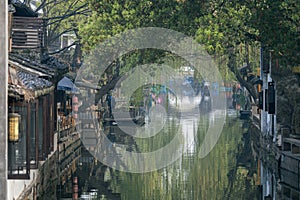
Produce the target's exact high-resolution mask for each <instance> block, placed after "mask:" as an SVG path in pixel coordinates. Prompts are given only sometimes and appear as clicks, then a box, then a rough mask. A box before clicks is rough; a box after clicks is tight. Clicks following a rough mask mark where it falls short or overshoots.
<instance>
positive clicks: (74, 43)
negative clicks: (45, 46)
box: [48, 41, 78, 55]
mask: <svg viewBox="0 0 300 200" xmlns="http://www.w3.org/2000/svg"><path fill="white" fill-rule="evenodd" d="M77 43H78V41H75V42H73V43H72V44H70V45H69V46H66V47H64V48H62V49H60V50H58V51H54V52H49V53H48V54H49V55H54V54H58V53H60V52H63V51H65V50H67V49H68V48H70V47H72V46H74V45H76V44H77Z"/></svg>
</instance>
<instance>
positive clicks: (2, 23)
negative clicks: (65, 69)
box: [0, 0, 8, 200]
mask: <svg viewBox="0 0 300 200" xmlns="http://www.w3.org/2000/svg"><path fill="white" fill-rule="evenodd" d="M0 30H1V31H2V33H1V34H0V47H1V48H0V69H1V70H0V91H1V95H0V197H1V199H3V200H6V199H7V74H8V61H7V59H8V2H7V0H4V1H0Z"/></svg>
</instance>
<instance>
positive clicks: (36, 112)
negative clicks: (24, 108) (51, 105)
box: [35, 99, 39, 166]
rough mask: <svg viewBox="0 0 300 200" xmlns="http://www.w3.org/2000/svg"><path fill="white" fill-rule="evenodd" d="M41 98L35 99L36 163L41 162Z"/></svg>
mask: <svg viewBox="0 0 300 200" xmlns="http://www.w3.org/2000/svg"><path fill="white" fill-rule="evenodd" d="M38 124H39V99H37V100H36V101H35V158H36V165H37V166H38V162H39V126H38Z"/></svg>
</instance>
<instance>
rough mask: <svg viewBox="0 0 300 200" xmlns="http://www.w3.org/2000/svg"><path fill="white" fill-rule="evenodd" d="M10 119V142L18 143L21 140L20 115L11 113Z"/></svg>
mask: <svg viewBox="0 0 300 200" xmlns="http://www.w3.org/2000/svg"><path fill="white" fill-rule="evenodd" d="M8 118H9V131H8V134H9V135H8V140H9V141H10V142H17V141H18V140H19V123H20V115H19V114H17V113H9V115H8Z"/></svg>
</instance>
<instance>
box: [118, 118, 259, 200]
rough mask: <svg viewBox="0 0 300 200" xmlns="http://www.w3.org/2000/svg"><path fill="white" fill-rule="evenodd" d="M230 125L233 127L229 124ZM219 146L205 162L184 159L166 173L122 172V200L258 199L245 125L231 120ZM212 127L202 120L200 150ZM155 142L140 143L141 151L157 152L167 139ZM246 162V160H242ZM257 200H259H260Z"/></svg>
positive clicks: (192, 156) (199, 136) (225, 127)
mask: <svg viewBox="0 0 300 200" xmlns="http://www.w3.org/2000/svg"><path fill="white" fill-rule="evenodd" d="M229 122H230V123H229ZM229 122H227V124H226V125H225V126H224V129H223V132H222V135H221V138H220V139H219V142H218V143H217V145H216V146H215V147H214V149H213V150H212V151H211V152H210V154H209V155H208V156H207V157H205V158H204V159H200V158H198V157H197V155H196V154H192V155H190V154H189V155H183V157H182V159H180V160H178V161H177V162H175V163H174V164H173V165H171V166H168V167H166V168H164V169H161V170H158V171H154V172H149V173H145V174H129V173H123V172H119V173H118V174H119V178H118V179H119V180H121V182H118V181H116V182H114V184H116V185H115V186H114V187H117V185H119V187H120V192H121V198H122V199H249V200H250V199H255V198H256V194H257V190H256V188H255V186H254V185H253V181H251V179H250V178H251V177H249V175H250V176H251V174H252V172H251V171H252V169H251V165H250V167H249V162H250V160H249V159H250V157H249V152H251V151H250V150H249V148H250V146H249V145H248V144H250V142H249V141H248V140H249V137H248V135H247V134H244V137H242V135H241V133H242V131H243V129H242V127H241V122H240V121H239V120H236V119H229ZM207 127H208V120H207V118H205V117H203V118H202V119H201V120H200V127H199V130H198V137H197V138H198V142H197V143H198V147H199V146H200V144H201V140H203V139H204V135H205V132H206V130H207ZM170 136H172V134H171V135H168V134H165V137H166V138H165V139H164V138H163V137H160V138H159V137H156V138H155V139H154V138H152V142H150V143H146V142H142V141H139V142H138V144H139V147H142V148H143V149H142V150H143V151H145V150H146V149H151V148H152V150H153V149H156V148H158V147H159V146H160V145H164V144H165V142H166V141H167V137H170ZM241 158H244V159H241ZM256 199H257V198H256Z"/></svg>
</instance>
